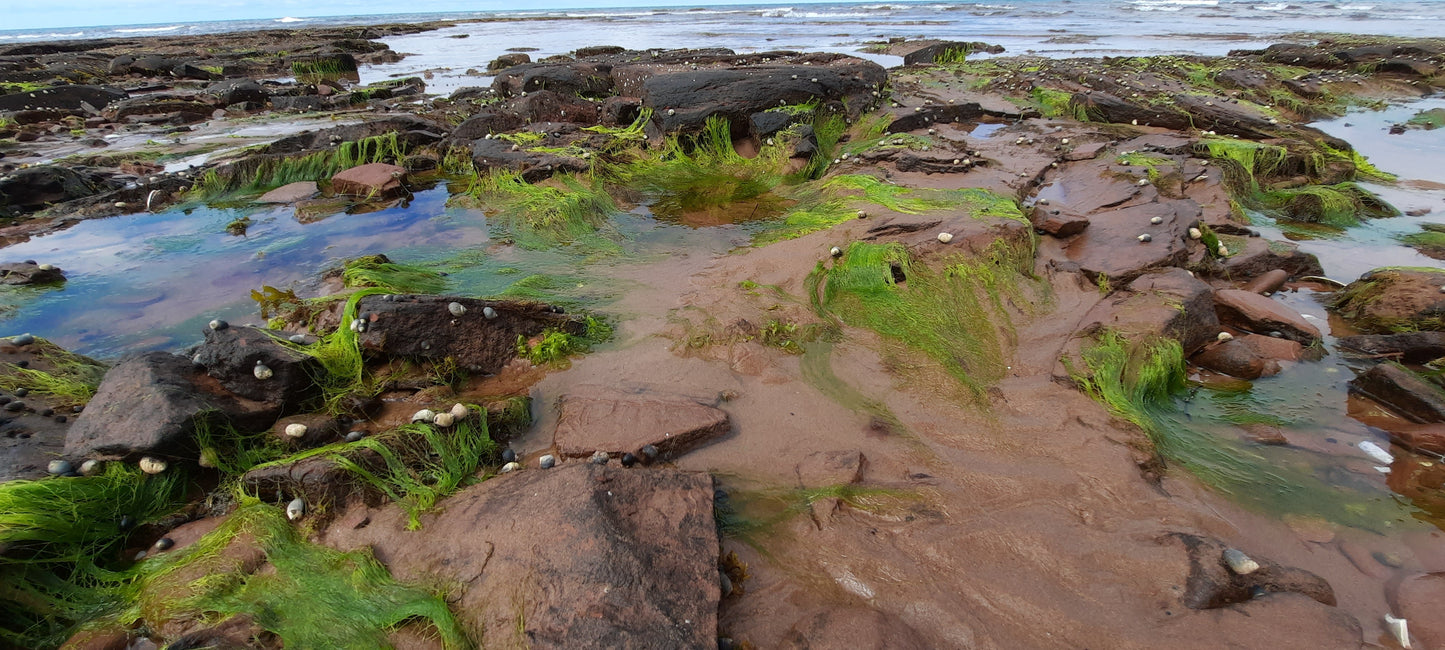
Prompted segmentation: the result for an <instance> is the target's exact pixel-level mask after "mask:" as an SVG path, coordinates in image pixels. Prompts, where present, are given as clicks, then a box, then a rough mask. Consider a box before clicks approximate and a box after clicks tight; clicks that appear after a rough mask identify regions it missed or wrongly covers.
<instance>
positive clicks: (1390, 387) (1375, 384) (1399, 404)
mask: <svg viewBox="0 0 1445 650" xmlns="http://www.w3.org/2000/svg"><path fill="white" fill-rule="evenodd" d="M1350 390H1352V391H1358V392H1359V393H1361V394H1363V395H1365V396H1366V397H1369V398H1370V399H1373V400H1375V401H1376V402H1379V403H1381V404H1384V405H1385V406H1388V407H1390V408H1391V409H1392V410H1394V411H1396V412H1398V413H1399V414H1400V415H1403V416H1405V417H1406V418H1407V419H1409V420H1410V421H1412V422H1417V423H1428V422H1445V390H1441V388H1440V387H1439V386H1437V385H1435V384H1434V383H1431V382H1430V381H1429V380H1427V379H1425V378H1424V377H1421V376H1420V375H1417V374H1415V373H1414V372H1412V371H1410V370H1409V369H1408V368H1405V367H1404V366H1401V365H1399V364H1394V363H1382V364H1379V365H1377V366H1375V367H1373V368H1370V369H1369V370H1366V371H1365V372H1363V373H1361V374H1360V376H1358V377H1356V378H1355V379H1354V380H1353V381H1351V382H1350Z"/></svg>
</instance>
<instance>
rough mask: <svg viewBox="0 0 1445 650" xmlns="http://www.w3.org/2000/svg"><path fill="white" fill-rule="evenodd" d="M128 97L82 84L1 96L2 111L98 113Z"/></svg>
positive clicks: (121, 93)
mask: <svg viewBox="0 0 1445 650" xmlns="http://www.w3.org/2000/svg"><path fill="white" fill-rule="evenodd" d="M126 97H127V95H126V92H125V91H124V90H120V89H118V88H108V87H105V86H86V85H80V84H73V85H66V86H56V87H54V88H42V89H40V90H32V91H29V92H23V93H13V94H10V95H0V111H23V110H31V109H39V108H61V109H67V110H83V109H87V108H88V109H89V110H93V111H98V110H100V109H102V108H105V107H106V106H107V105H109V104H110V103H111V102H116V101H120V100H122V99H125V98H126Z"/></svg>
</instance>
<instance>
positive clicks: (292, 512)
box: [286, 497, 306, 521]
mask: <svg viewBox="0 0 1445 650" xmlns="http://www.w3.org/2000/svg"><path fill="white" fill-rule="evenodd" d="M305 516H306V500H305V499H302V498H301V497H296V498H295V499H292V500H291V503H288V504H286V518H287V519H290V520H291V521H296V520H297V519H300V518H302V517H305Z"/></svg>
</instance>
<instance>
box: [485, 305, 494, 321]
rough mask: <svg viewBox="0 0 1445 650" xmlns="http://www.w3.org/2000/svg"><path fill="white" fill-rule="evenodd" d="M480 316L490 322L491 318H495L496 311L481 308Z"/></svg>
mask: <svg viewBox="0 0 1445 650" xmlns="http://www.w3.org/2000/svg"><path fill="white" fill-rule="evenodd" d="M482 316H485V317H486V318H487V320H492V319H493V318H496V317H497V310H495V309H492V308H491V307H483V308H482Z"/></svg>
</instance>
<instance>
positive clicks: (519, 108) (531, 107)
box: [503, 90, 598, 124]
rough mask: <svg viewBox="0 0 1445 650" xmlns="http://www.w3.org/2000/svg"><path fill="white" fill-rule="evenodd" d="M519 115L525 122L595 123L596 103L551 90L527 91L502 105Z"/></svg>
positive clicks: (596, 117)
mask: <svg viewBox="0 0 1445 650" xmlns="http://www.w3.org/2000/svg"><path fill="white" fill-rule="evenodd" d="M503 110H509V111H511V112H513V113H515V114H516V115H517V116H519V117H521V118H522V120H523V121H524V122H526V123H529V124H530V123H536V122H564V123H565V122H573V123H577V124H596V123H597V119H598V110H597V104H596V103H595V102H592V101H589V100H587V99H584V98H582V97H578V96H576V95H563V94H561V93H557V92H553V91H551V90H539V91H537V92H534V93H527V96H526V97H517V98H514V99H512V100H510V101H508V102H506V104H504V105H503Z"/></svg>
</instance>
